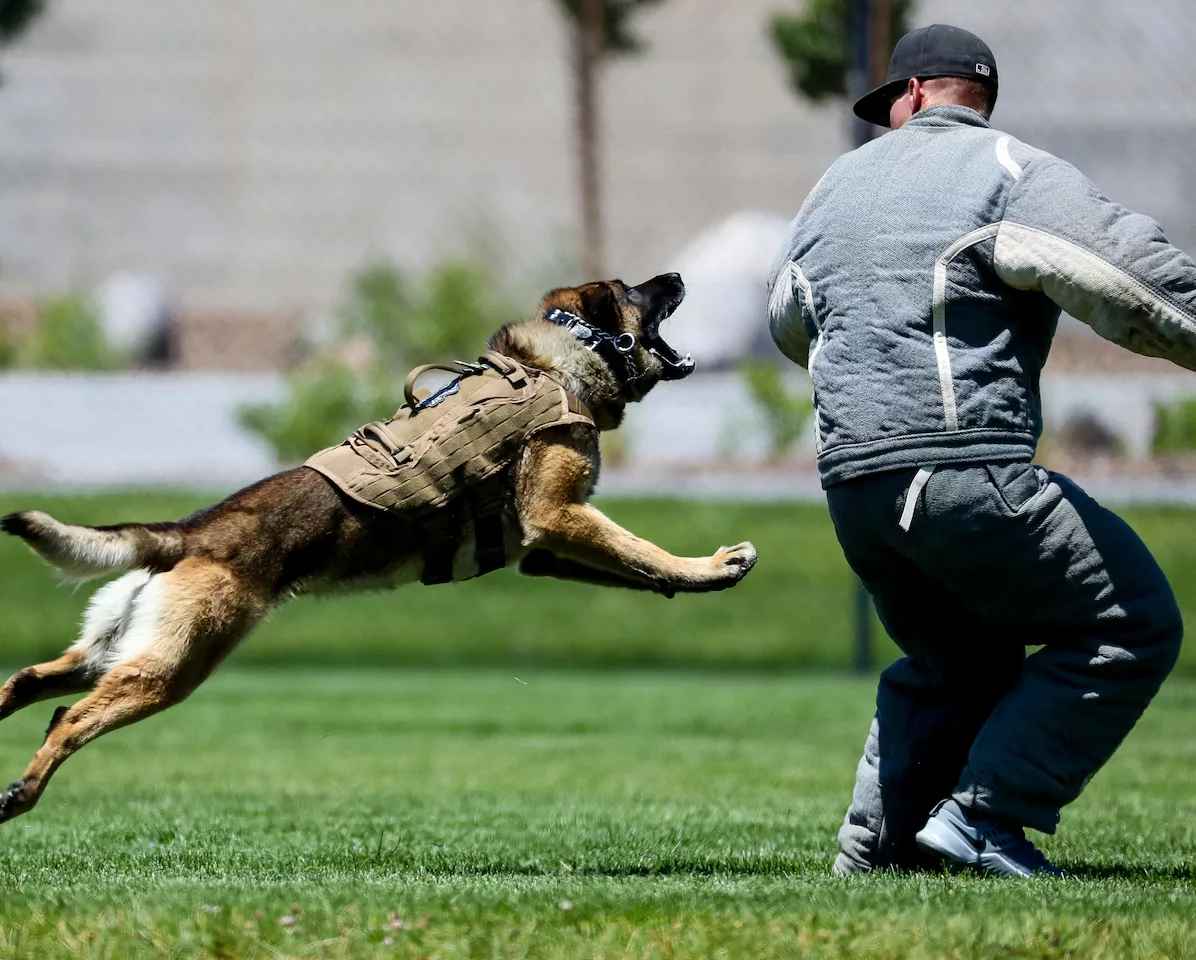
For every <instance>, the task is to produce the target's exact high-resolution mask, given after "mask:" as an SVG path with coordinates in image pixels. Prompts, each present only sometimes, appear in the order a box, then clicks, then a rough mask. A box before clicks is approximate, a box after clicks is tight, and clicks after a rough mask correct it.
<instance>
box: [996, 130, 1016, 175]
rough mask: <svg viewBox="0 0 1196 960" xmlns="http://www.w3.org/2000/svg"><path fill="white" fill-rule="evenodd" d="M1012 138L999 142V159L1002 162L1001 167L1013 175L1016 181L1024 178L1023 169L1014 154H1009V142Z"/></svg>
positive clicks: (1004, 138) (1005, 138) (1003, 138)
mask: <svg viewBox="0 0 1196 960" xmlns="http://www.w3.org/2000/svg"><path fill="white" fill-rule="evenodd" d="M1012 139H1013V138H1012V137H1001V139H1000V140H998V141H997V159H998V160H999V161H1001V166H1003V167H1004V168H1005V169H1006V170H1008V171H1009V172H1010V174H1012V176H1013V179H1014V180H1020V179H1021V178H1022V167H1021V164H1019V163H1018V162H1017V161H1016V160H1014V159H1013V154H1011V153H1010V152H1009V141H1010V140H1012Z"/></svg>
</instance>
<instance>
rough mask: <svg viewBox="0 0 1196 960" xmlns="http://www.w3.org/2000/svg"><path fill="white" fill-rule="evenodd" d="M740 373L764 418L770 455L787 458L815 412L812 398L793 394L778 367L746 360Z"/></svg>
mask: <svg viewBox="0 0 1196 960" xmlns="http://www.w3.org/2000/svg"><path fill="white" fill-rule="evenodd" d="M739 369H740V374H741V375H742V376H743V380H744V384H745V385H746V386H747V390H748V396H749V397H750V398H751V400H752V403H753V405H754V406H755V407H756V409H757V410H758V411H759V412H760V414H761V415H762V416H763V418H764V426H765V429H766V430H767V431H768V446H769V452H770V453H771V454H772V456H773V457H783V456H784V455H785V454H786V453H788V452H789V451H790V449H792V447H793V445H794V444H795V443H796V442H797V441H798V439H799V438H800V437H801V434H802V430H803V429H805V426H806V421H807V420H808V419H809V417H810V413H811V411H812V407H811V405H810V398H809V396H808V395H807V394H805V393H796V392H794V391H792V390H790V389H789V387H788V386H786V384H785V376H784V374H783V373H782V372H781V369H780V368H779V367H778V366H777V365H776V364H775V363H771V362H769V361H767V360H745V361H744V362H743V363H742V364H740V368H739Z"/></svg>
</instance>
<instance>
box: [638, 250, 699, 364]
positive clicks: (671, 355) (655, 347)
mask: <svg viewBox="0 0 1196 960" xmlns="http://www.w3.org/2000/svg"><path fill="white" fill-rule="evenodd" d="M627 295H628V297H629V298H630V299H631V301H632V303H635V304H636V306H638V307H640V309H641V310H643V311H644V346H645V347H646V348H647V350H648V352H649V353H650V354H652V356H654V357H656V359H657V360H659V361H660V363H661V365H662V366H663V367H664V374H663V375H662V377H661V379H663V380H680V379H682V378H683V377H688V376H689V375H690V374H691V373H693V372H694V360H693V357H691V356H690V355H689V354H686V355H685V356H684V357H683V356H681V355H680V354H678V353H677V351H676V350H674V349H673V348H672V347H671V346H669V344H668V343H667V342H666V341H665V339H664V337H662V336H661V335H660V325H661V323H663V322H664V321H665V320H667V319H668V318H669V317H671V316H672V315H673V313H674V311H676V309H677V308H678V307H679V306H681V301H682V300H684V299H685V284H684V283H683V282H682V280H681V274H679V273H665V274H661V275H660V276H659V277H653V278H652V279H651V280H649V281H648V282H647V283H641V284H640V285H639V286H638V287H629V288H628V290H627Z"/></svg>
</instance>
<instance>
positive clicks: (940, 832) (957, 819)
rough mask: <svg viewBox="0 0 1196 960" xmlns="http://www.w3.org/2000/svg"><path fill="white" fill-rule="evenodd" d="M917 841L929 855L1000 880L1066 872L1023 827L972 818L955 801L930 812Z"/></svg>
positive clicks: (1004, 822)
mask: <svg viewBox="0 0 1196 960" xmlns="http://www.w3.org/2000/svg"><path fill="white" fill-rule="evenodd" d="M916 839H917V841H918V846H919V847H921V848H922V849H923V850H925V851H926V852H927V853H930V854H934V855H937V856H939V857H942V858H943V859H944V860H947V861H950V862H951V863H954V864H958V865H959V866H963V867H971V868H972V869H973V870H979V871H980V872H982V873H992V874H996V875H997V876H999V877H1034V876H1043V875H1046V876H1053V877H1061V876H1063V871H1062V870H1060V869H1058V868H1057V867H1056V866H1054V865H1053V864H1052V863H1051V862H1050V861H1049V860H1048V859H1047V858H1046V857H1044V856H1043V855H1042V853H1041V852H1040V851H1039V850H1038V848H1037V847H1036V846H1034V844H1032V843H1031V842H1030V841H1029V840H1027V839H1026V834H1025V832H1024V831H1023V830H1022V828H1021V827H1020V826H1017V825H1016V824H1012V823H1009V822H1007V821H1003V820H984V819H981V818H980V817H977V816H975V815H974V814H971V815H970V814H969V813H968V812H967V811H966V810H965V809H964V808H963V807H961V806H960V805H959V804H958V803H956V802H955V801H954V800H944V801H943V802H942V803H940V804H939V805H938V806H937V807H935V808H934V809H933V810H932V811H931V812H930V819H929V820H927V821H926V826H924V827H923V828H922V829H921V830H919V831H918V836H917V838H916Z"/></svg>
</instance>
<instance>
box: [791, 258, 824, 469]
mask: <svg viewBox="0 0 1196 960" xmlns="http://www.w3.org/2000/svg"><path fill="white" fill-rule="evenodd" d="M789 270H790V272H791V273H792V275H793V279H794V280H796V281H797V285H798V286H799V287H800V288H801V292H802V299H803V300H804V301H805V303H804V306H803V311H802V312H803V313H806V314H807V315H808V316H809V317H810V322H811V323H812V324H814V329H815V330H817V331H818V339H816V340H815V341H814V346H813V347H812V348H811V349H810V358H809V360H808V361H807V362H806V372H807V373H809V374H810V381H811V383H812V382H813V380H814V359H815V358H816V357H817V356H818V351H819V350H821V349H822V325H821V324H820V323H819V322H818V314H817V313H816V312H815V311H814V289H813V288H812V287H811V286H810V281H809V280H808V279H807V278H806V275H805V274H804V273H802V269H801V267H800V266H798V265H797V263H796V262H794V261H790V262H789ZM811 400H813V397H811ZM814 449H815V451H819V450H821V449H822V421H821V419H820V418H819V416H818V404H817V402H815V403H814Z"/></svg>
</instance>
